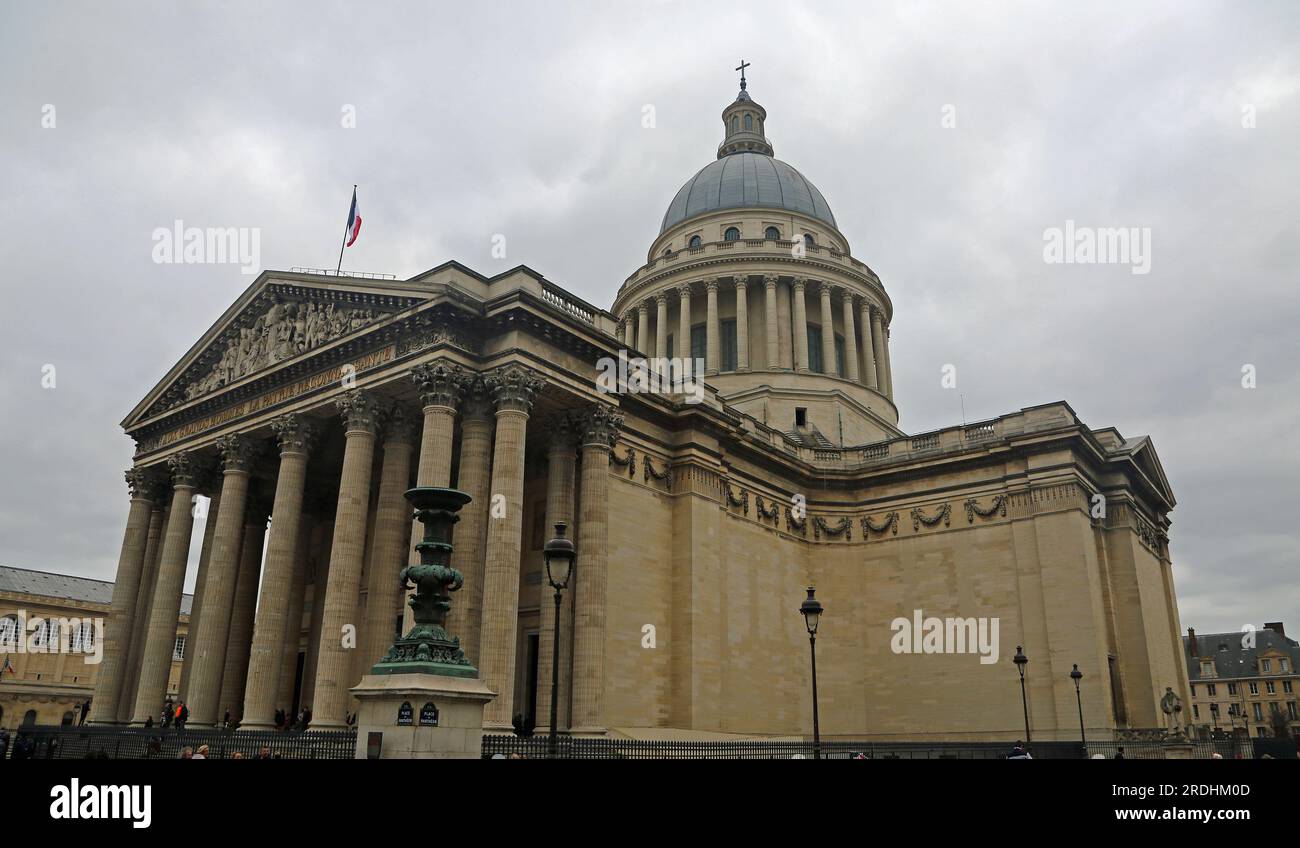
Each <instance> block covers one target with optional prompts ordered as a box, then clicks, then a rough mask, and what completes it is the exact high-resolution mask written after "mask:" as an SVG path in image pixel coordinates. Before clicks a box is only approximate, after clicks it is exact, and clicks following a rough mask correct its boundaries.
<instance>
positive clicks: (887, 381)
mask: <svg viewBox="0 0 1300 848" xmlns="http://www.w3.org/2000/svg"><path fill="white" fill-rule="evenodd" d="M880 349H881V350H882V351H884V356H882V357H881V358H882V359H883V361H884V364H885V367H884V386H885V394H886V395H888V396H889V399H890V400H893V399H894V369H893V367H892V366H891V365H890V364H889V328H888V327H886V326H885V320H884V318H883V317H882V318H881V319H880Z"/></svg>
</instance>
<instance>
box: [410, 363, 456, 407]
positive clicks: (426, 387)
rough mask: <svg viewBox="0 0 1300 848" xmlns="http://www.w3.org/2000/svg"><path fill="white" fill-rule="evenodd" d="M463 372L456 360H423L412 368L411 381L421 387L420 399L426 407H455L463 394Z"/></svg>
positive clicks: (418, 387)
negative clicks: (461, 380) (461, 379)
mask: <svg viewBox="0 0 1300 848" xmlns="http://www.w3.org/2000/svg"><path fill="white" fill-rule="evenodd" d="M462 373H463V372H462V371H461V367H460V366H459V365H457V364H456V363H454V362H444V361H436V362H422V363H420V364H419V365H417V366H415V367H414V368H412V369H411V381H412V382H414V383H415V387H416V388H417V389H419V392H420V400H421V401H422V402H423V403H424V405H425V406H426V407H429V406H446V407H450V408H452V409H455V408H456V405H457V403H458V402H459V401H460V396H461V389H462V384H461V382H460V379H459V378H460V375H461V374H462Z"/></svg>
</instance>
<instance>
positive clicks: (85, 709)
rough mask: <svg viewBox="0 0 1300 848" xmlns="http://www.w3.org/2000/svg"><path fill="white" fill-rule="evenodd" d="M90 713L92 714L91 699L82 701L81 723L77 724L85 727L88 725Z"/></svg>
mask: <svg viewBox="0 0 1300 848" xmlns="http://www.w3.org/2000/svg"><path fill="white" fill-rule="evenodd" d="M89 713H90V698H87V699H86V700H84V701H82V703H81V721H79V722H77V724H78V725H83V724H85V723H86V716H87V715H88V714H89Z"/></svg>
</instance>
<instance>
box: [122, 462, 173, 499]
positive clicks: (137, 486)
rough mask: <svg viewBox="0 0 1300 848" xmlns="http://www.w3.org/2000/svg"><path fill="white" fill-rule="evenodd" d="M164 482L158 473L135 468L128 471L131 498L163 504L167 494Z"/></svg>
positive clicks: (128, 486) (127, 479) (127, 483)
mask: <svg viewBox="0 0 1300 848" xmlns="http://www.w3.org/2000/svg"><path fill="white" fill-rule="evenodd" d="M163 482H164V481H163V480H162V479H161V478H160V477H159V476H158V474H157V472H154V471H150V470H148V469H144V468H141V467H139V466H135V467H133V468H128V469H127V470H126V486H127V488H128V489H130V490H131V498H132V499H135V498H140V499H141V500H146V501H152V502H154V503H161V501H162V498H163V496H164V494H165V490H164V489H163V486H162V484H163Z"/></svg>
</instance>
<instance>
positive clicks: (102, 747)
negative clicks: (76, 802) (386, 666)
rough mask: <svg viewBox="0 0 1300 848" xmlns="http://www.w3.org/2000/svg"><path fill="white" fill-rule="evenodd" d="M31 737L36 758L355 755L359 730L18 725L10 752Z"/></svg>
mask: <svg viewBox="0 0 1300 848" xmlns="http://www.w3.org/2000/svg"><path fill="white" fill-rule="evenodd" d="M24 737H25V738H26V739H27V740H29V741H30V742H31V748H30V756H31V758H32V759H38V760H44V759H57V760H83V759H105V758H107V759H113V760H149V759H153V760H168V759H172V760H174V759H177V758H179V757H180V755H181V751H183V750H184V749H185V748H190V749H192V750H194V751H197V750H198V749H199V746H200V745H207V746H208V758H209V759H214V760H228V759H233V758H234V756H235V754H236V753H238V754H239V755H240V756H242V757H243V758H245V759H255V758H256V757H257V756H258V755H259V753H260V752H261V750H262V748H263V747H267V748H270V754H271V756H272V757H273V758H275V759H285V760H350V759H352V758H354V757H355V756H356V746H357V734H356V731H355V730H325V731H305V732H293V731H286V732H282V731H278V730H219V729H216V728H189V727H187V728H186V729H184V730H176V729H175V728H157V727H93V726H81V727H71V726H62V727H49V726H35V727H20V728H18V729H16V730H11V731H10V732H9V749H8V751H7V752H6V755H5V756H6V757H7V758H9V759H13V758H15V757H16V756H19V757H20V756H22V750H23V748H24V746H22V745H20V739H22V738H24Z"/></svg>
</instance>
